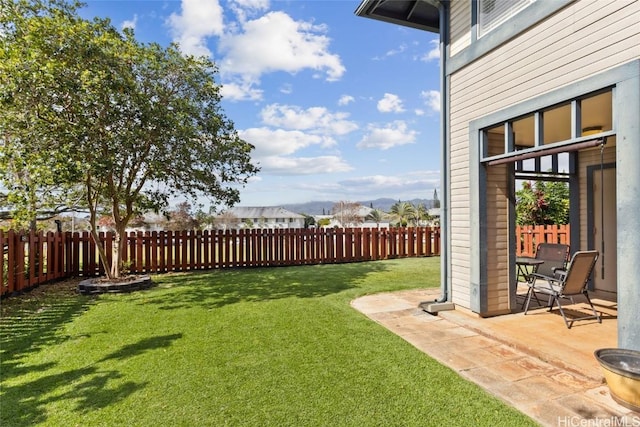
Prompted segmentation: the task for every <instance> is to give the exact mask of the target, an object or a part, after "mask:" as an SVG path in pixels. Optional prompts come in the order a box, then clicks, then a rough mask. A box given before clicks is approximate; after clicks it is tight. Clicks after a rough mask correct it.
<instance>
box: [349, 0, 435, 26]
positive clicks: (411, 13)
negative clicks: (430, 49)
mask: <svg viewBox="0 0 640 427" xmlns="http://www.w3.org/2000/svg"><path fill="white" fill-rule="evenodd" d="M438 4H439V0H363V1H362V2H361V3H360V6H358V8H357V9H356V11H355V14H356V15H357V16H362V17H365V18H371V19H376V20H378V21H384V22H389V23H392V24H396V25H403V26H406V27H411V28H416V29H419V30H423V31H429V32H432V33H439V32H440V18H439V8H438Z"/></svg>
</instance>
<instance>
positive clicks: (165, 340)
mask: <svg viewBox="0 0 640 427" xmlns="http://www.w3.org/2000/svg"><path fill="white" fill-rule="evenodd" d="M179 338H182V334H172V335H162V336H159V337H151V338H145V339H142V340H140V341H138V342H137V343H134V344H129V345H125V346H124V347H122V348H121V349H120V350H117V351H114V352H113V353H110V354H108V355H106V356H105V357H103V358H102V359H100V361H101V362H104V361H105V360H110V359H118V360H122V359H127V358H129V357H133V356H137V355H139V354H142V353H145V352H147V351H150V350H156V349H158V348H166V347H169V346H170V345H171V344H172V343H173V341H175V340H177V339H179Z"/></svg>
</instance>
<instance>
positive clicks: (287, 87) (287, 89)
mask: <svg viewBox="0 0 640 427" xmlns="http://www.w3.org/2000/svg"><path fill="white" fill-rule="evenodd" d="M280 92H281V93H284V94H286V95H289V94H291V93H293V86H291V84H289V83H285V84H283V85H282V86H280Z"/></svg>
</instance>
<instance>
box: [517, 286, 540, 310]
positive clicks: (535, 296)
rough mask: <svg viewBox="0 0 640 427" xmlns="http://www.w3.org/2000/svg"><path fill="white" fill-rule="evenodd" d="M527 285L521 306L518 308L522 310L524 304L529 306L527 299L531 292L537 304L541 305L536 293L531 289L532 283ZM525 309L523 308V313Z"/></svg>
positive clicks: (529, 297)
mask: <svg viewBox="0 0 640 427" xmlns="http://www.w3.org/2000/svg"><path fill="white" fill-rule="evenodd" d="M527 286H528V287H529V289H527V295H526V296H525V297H524V301H522V307H520V309H521V310H522V309H523V308H524V306H525V304H527V307H528V306H529V305H528V303H527V301H528V300H530V299H531V294H533V297H534V298H535V299H536V302H537V303H538V305H542V304H541V303H540V300H539V299H538V295H536V292H535V290H534V289H533V285H531V284H529V283H527ZM526 312H527V311H526V310H525V314H526Z"/></svg>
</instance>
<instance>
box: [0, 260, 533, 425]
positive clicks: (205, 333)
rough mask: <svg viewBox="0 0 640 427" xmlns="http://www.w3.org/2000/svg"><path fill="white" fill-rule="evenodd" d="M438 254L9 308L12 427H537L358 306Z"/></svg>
mask: <svg viewBox="0 0 640 427" xmlns="http://www.w3.org/2000/svg"><path fill="white" fill-rule="evenodd" d="M439 263H440V260H439V258H413V259H398V260H389V261H376V262H368V263H355V264H341V265H319V266H303V267H282V268H264V269H251V270H228V271H219V270H218V271H211V272H196V273H188V274H167V275H162V276H157V277H155V278H154V280H155V281H156V282H157V283H158V286H157V287H155V288H153V289H150V290H147V291H141V292H136V293H132V294H126V295H103V296H100V297H85V296H80V295H77V294H75V293H74V292H72V291H70V290H69V286H68V285H67V287H66V288H65V287H64V286H62V285H60V286H58V288H59V289H62V290H61V291H58V292H54V291H53V288H55V286H52V287H51V288H50V289H51V291H50V292H44V293H43V292H41V290H42V289H43V288H44V289H49V288H48V286H42V287H40V288H38V289H37V290H36V291H37V292H32V293H30V294H27V295H25V296H23V297H19V298H10V299H7V300H5V301H3V302H2V321H1V323H0V328H1V333H2V335H1V341H0V345H1V347H0V355H1V358H2V359H1V371H0V374H1V380H2V383H1V386H2V387H1V390H0V424H1V425H3V426H5V427H7V426H31V425H47V426H102V425H103V426H125V425H126V426H158V427H159V426H173V425H175V426H220V425H231V426H235V425H246V426H283V425H290V426H393V425H397V426H413V425H416V426H417V425H420V426H425V425H426V426H440V425H453V426H469V425H473V426H483V425H484V426H500V425H503V426H514V425H518V426H523V425H536V424H535V423H534V422H533V421H532V420H531V419H529V418H527V417H526V416H524V415H523V414H521V413H519V412H518V411H516V410H514V409H512V408H511V407H509V406H507V405H505V404H503V403H502V402H501V401H499V400H497V399H495V398H493V397H492V396H490V395H489V394H487V393H485V392H484V391H483V390H482V389H480V388H479V387H477V386H476V385H474V384H472V383H470V382H467V381H466V380H464V379H462V378H461V377H459V376H458V375H457V374H456V373H455V372H453V371H452V370H450V369H448V368H447V367H444V366H443V365H441V364H439V363H438V362H436V361H434V360H433V359H431V358H429V357H428V356H426V355H425V354H423V353H421V352H420V351H418V350H417V349H415V348H414V347H413V346H411V345H410V344H408V343H406V342H405V341H403V340H402V339H400V338H399V337H397V336H395V335H394V334H392V333H390V332H389V331H387V330H386V329H384V328H383V327H381V326H379V325H378V324H376V323H374V322H372V321H370V320H368V319H367V318H366V317H365V316H363V315H362V314H360V313H359V312H357V311H356V310H354V309H353V308H351V307H350V305H349V302H350V301H351V300H352V299H354V298H356V297H358V296H361V295H364V294H369V293H375V292H382V291H393V290H400V289H411V288H424V287H434V286H439V279H440V273H439Z"/></svg>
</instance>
